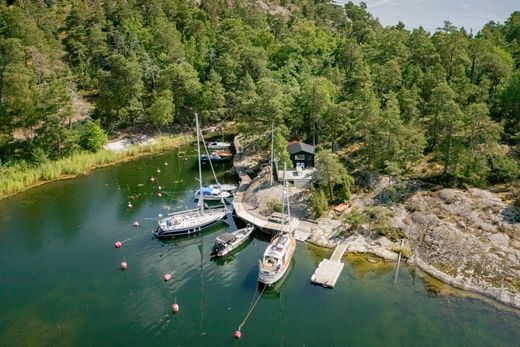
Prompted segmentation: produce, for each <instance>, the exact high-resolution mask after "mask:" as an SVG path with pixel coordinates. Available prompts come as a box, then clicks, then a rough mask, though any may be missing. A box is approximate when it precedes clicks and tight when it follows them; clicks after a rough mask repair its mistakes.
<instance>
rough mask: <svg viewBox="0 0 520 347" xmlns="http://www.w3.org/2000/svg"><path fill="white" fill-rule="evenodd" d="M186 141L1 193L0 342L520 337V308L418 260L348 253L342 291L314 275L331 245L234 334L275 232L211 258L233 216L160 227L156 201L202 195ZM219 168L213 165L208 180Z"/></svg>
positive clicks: (280, 342) (298, 259)
mask: <svg viewBox="0 0 520 347" xmlns="http://www.w3.org/2000/svg"><path fill="white" fill-rule="evenodd" d="M185 150H186V151H187V153H188V156H187V157H184V156H183V155H182V154H181V155H178V153H177V152H176V151H175V152H171V153H168V154H164V155H157V156H150V157H143V158H140V159H137V160H134V161H129V162H125V163H121V164H119V165H116V166H112V167H107V168H104V169H100V170H96V172H94V173H92V174H91V175H88V176H81V177H78V178H76V179H73V180H66V181H60V182H53V183H49V184H46V185H43V186H40V187H37V188H34V189H31V190H28V191H26V192H24V193H21V194H18V195H16V196H13V197H11V198H9V199H4V200H1V201H0V279H1V280H0V346H2V347H9V346H14V347H18V346H31V347H32V346H189V347H197V346H212V347H213V346H472V347H473V346H518V343H519V341H520V313H517V312H513V311H511V310H508V309H504V308H499V307H497V306H495V305H493V304H490V303H489V302H487V301H483V300H480V299H478V298H470V297H464V296H460V295H451V294H449V292H446V291H444V290H441V291H439V290H438V288H437V285H435V283H434V282H432V281H431V279H428V277H426V278H424V277H423V275H421V274H420V273H419V272H418V271H416V270H415V269H414V268H413V267H408V266H403V267H401V271H400V276H399V281H398V283H397V284H394V268H395V264H393V263H388V264H384V263H380V264H373V263H371V262H368V261H366V259H365V258H361V257H359V256H358V257H356V256H352V255H349V256H348V257H345V258H344V261H345V268H344V270H343V273H342V274H341V276H340V278H339V280H338V282H337V284H336V287H335V288H334V289H332V290H331V289H324V288H322V287H318V286H314V285H312V284H311V283H310V277H311V275H312V273H313V271H314V269H315V268H316V266H317V265H318V264H319V262H320V260H321V259H323V257H329V256H330V254H331V253H332V251H330V250H323V249H319V248H316V247H313V246H311V245H309V244H306V243H298V246H297V249H296V253H295V255H294V260H293V264H292V269H291V271H290V272H289V274H288V276H287V277H286V278H285V281H283V282H282V283H280V285H279V286H278V287H277V288H276V289H275V290H270V291H269V292H265V293H263V295H262V297H261V299H260V300H259V302H258V305H257V307H256V310H255V311H254V312H253V314H252V315H251V317H250V318H249V320H248V321H247V323H246V324H245V325H244V327H243V329H242V340H241V341H235V340H233V333H234V331H235V330H236V329H237V327H238V325H239V324H240V322H241V321H242V320H243V319H244V317H245V315H246V312H247V310H248V307H249V305H250V304H251V303H252V301H253V299H254V296H255V293H257V273H258V265H257V264H258V259H259V257H260V256H261V254H262V253H263V251H264V250H265V247H266V245H267V240H268V237H266V236H265V235H263V234H261V233H258V232H256V233H255V235H254V237H253V238H251V240H250V241H249V243H247V244H245V245H244V246H243V247H242V249H241V250H240V251H239V252H238V254H235V255H234V256H233V257H231V258H228V259H226V260H221V261H214V260H211V259H210V255H209V253H210V248H211V245H212V244H213V242H214V240H215V237H216V236H217V235H218V234H219V233H221V232H223V231H225V230H228V231H231V230H234V229H235V228H236V226H235V224H234V222H233V220H228V222H229V223H230V225H229V226H227V225H226V224H222V225H220V226H217V227H214V228H213V229H211V230H208V231H207V232H205V233H204V234H203V235H198V236H196V237H191V238H183V239H179V240H173V241H160V240H157V239H155V238H154V237H153V236H152V233H151V230H152V229H153V227H154V226H155V223H156V222H155V219H156V217H157V214H158V213H167V212H168V211H178V210H180V209H184V208H186V206H188V207H193V206H194V201H193V192H194V190H195V189H196V187H197V185H198V182H197V181H196V180H195V177H196V176H197V165H196V162H195V157H194V156H193V155H191V154H193V150H192V149H191V150H189V149H188V148H186V149H185ZM164 163H168V165H165V164H164ZM158 169H159V170H160V172H158V171H159V170H158ZM226 169H227V168H226V167H222V166H219V167H218V168H217V173H218V174H219V175H220V176H221V177H222V178H224V177H223V174H224V171H225V170H226ZM152 176H153V177H154V180H153V181H152V180H151V179H150V178H151V177H152ZM211 176H212V175H211V173H210V171H209V169H208V168H207V167H205V169H204V174H203V181H204V182H208V181H209V180H210V178H211ZM159 186H161V189H160V190H159ZM159 191H161V192H162V193H161V194H162V196H158V194H157V193H158V192H159ZM128 201H131V202H132V204H133V207H132V208H128V206H127V205H128ZM134 220H139V221H140V223H141V226H140V227H138V228H134V227H133V226H132V222H133V221H134ZM126 239H129V241H127V242H125V243H124V245H123V247H122V248H120V249H115V248H114V246H113V245H114V242H115V241H123V240H126ZM123 259H125V260H126V262H127V263H128V269H127V270H126V271H125V272H122V271H121V270H119V264H120V262H121V260H123ZM173 270H176V272H175V273H174V274H173V279H172V280H171V281H169V282H164V281H163V275H164V274H165V273H169V272H171V271H173ZM174 302H177V303H178V304H179V305H180V313H178V314H177V315H173V314H172V313H171V310H170V306H171V304H172V303H174Z"/></svg>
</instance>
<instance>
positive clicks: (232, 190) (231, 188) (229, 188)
mask: <svg viewBox="0 0 520 347" xmlns="http://www.w3.org/2000/svg"><path fill="white" fill-rule="evenodd" d="M208 187H210V188H211V189H213V188H218V189H220V190H222V191H223V192H228V193H229V194H231V195H233V194H234V193H235V192H236V191H237V189H238V186H236V185H235V184H227V183H224V184H220V183H217V184H210V185H209V186H208Z"/></svg>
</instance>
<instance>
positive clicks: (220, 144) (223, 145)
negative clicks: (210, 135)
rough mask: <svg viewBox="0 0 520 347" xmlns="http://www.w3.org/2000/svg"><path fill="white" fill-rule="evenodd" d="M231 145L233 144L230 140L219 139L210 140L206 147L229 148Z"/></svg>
mask: <svg viewBox="0 0 520 347" xmlns="http://www.w3.org/2000/svg"><path fill="white" fill-rule="evenodd" d="M231 146H232V144H231V143H229V142H218V141H213V142H208V143H207V144H206V147H207V148H208V149H229V148H231Z"/></svg>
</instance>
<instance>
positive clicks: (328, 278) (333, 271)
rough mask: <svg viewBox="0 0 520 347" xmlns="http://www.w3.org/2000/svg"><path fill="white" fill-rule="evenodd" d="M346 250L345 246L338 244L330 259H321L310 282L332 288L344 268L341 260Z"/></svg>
mask: <svg viewBox="0 0 520 347" xmlns="http://www.w3.org/2000/svg"><path fill="white" fill-rule="evenodd" d="M346 249H347V245H346V244H344V243H339V244H338V245H337V246H336V249H335V250H334V253H332V256H331V257H330V259H323V260H322V261H321V263H320V264H319V265H318V268H317V269H316V271H314V274H313V275H312V276H311V281H312V282H313V283H316V284H320V285H322V286H324V287H331V288H333V287H334V285H335V284H336V282H337V281H338V278H339V275H340V274H341V271H343V267H344V266H345V264H343V263H342V262H341V258H342V257H343V254H344V253H345V250H346Z"/></svg>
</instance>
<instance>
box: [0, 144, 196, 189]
mask: <svg viewBox="0 0 520 347" xmlns="http://www.w3.org/2000/svg"><path fill="white" fill-rule="evenodd" d="M192 140H193V138H192V137H191V136H190V135H177V136H163V137H160V138H158V139H157V141H156V142H154V143H152V144H145V145H132V146H129V147H127V148H126V149H125V150H124V151H119V152H114V151H108V150H101V151H99V152H96V153H91V152H78V153H74V154H73V155H71V156H69V157H66V158H61V159H58V160H54V161H49V162H45V163H43V164H40V165H37V166H35V165H30V164H27V163H18V164H14V165H11V166H0V198H4V197H6V196H9V195H12V194H15V193H18V192H21V191H23V190H26V189H28V188H30V187H33V186H36V185H39V184H43V183H46V182H50V181H54V180H58V179H63V178H70V177H74V176H77V175H80V174H85V173H87V172H88V171H89V170H92V169H95V168H98V167H103V166H107V165H111V164H114V163H117V162H120V161H124V160H129V159H132V158H135V157H139V156H141V155H147V154H153V153H160V152H163V151H166V150H169V149H173V148H177V147H179V146H181V145H183V144H185V143H188V142H190V141H192Z"/></svg>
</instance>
